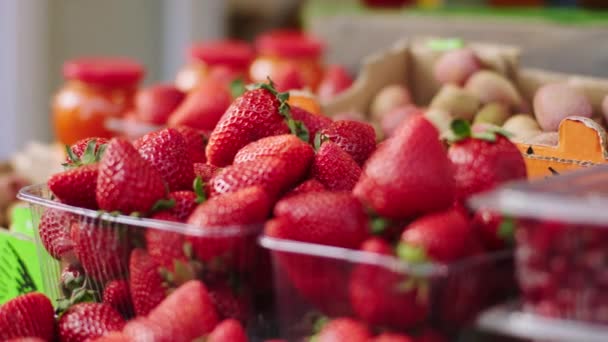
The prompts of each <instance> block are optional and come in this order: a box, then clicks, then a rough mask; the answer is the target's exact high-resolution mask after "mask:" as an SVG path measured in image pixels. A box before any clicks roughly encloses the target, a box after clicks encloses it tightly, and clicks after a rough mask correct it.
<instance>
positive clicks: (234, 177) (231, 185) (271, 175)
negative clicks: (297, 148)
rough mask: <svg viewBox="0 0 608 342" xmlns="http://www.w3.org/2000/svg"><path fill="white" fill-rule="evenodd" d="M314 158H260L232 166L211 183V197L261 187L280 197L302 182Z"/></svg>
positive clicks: (216, 176)
mask: <svg viewBox="0 0 608 342" xmlns="http://www.w3.org/2000/svg"><path fill="white" fill-rule="evenodd" d="M311 159H312V155H310V157H309V158H308V159H307V160H300V161H298V162H294V161H285V160H282V159H280V158H260V159H257V160H252V161H248V162H243V163H241V164H236V165H231V166H228V167H226V168H225V169H223V170H222V172H220V173H218V174H217V175H215V177H213V178H212V179H211V181H209V186H210V188H211V196H212V197H213V196H217V195H219V194H225V193H229V192H234V191H238V190H240V189H243V188H246V187H250V186H260V187H262V188H264V190H265V191H267V192H268V194H269V195H271V196H277V195H279V194H281V193H283V192H285V191H287V190H288V189H289V188H290V187H292V186H293V185H295V184H296V183H297V182H298V181H299V180H301V179H302V178H303V177H304V175H305V174H306V172H307V171H308V167H309V165H310V161H311Z"/></svg>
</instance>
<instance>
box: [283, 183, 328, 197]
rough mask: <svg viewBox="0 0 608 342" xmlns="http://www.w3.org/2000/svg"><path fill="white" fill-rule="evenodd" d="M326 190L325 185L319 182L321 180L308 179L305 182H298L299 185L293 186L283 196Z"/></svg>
mask: <svg viewBox="0 0 608 342" xmlns="http://www.w3.org/2000/svg"><path fill="white" fill-rule="evenodd" d="M326 190H327V189H325V186H324V185H323V184H321V182H319V181H318V180H316V179H309V180H307V181H305V182H302V183H300V185H298V186H296V187H295V188H293V189H292V190H291V191H290V192H288V193H287V194H286V195H285V196H284V197H283V198H286V197H292V196H296V195H299V194H304V193H307V192H324V191H326Z"/></svg>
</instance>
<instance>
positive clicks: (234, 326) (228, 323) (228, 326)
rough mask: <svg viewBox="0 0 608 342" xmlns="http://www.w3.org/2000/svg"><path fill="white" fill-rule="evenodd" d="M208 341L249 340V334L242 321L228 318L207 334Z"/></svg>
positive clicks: (242, 341) (231, 341) (244, 341)
mask: <svg viewBox="0 0 608 342" xmlns="http://www.w3.org/2000/svg"><path fill="white" fill-rule="evenodd" d="M205 341H206V342H247V341H249V339H248V338H247V334H246V333H245V329H243V326H242V325H241V323H239V322H238V321H237V320H234V319H227V320H224V321H222V322H221V323H220V324H218V325H217V326H216V327H215V329H213V331H212V332H211V334H209V336H207V339H206V340H205Z"/></svg>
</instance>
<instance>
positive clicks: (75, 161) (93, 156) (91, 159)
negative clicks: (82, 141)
mask: <svg viewBox="0 0 608 342" xmlns="http://www.w3.org/2000/svg"><path fill="white" fill-rule="evenodd" d="M106 147H107V145H106V144H102V145H100V146H99V147H98V146H97V140H95V139H91V141H89V142H88V143H87V147H86V148H85V150H84V153H83V154H82V156H81V157H80V158H79V157H78V156H77V155H76V154H74V152H73V151H72V148H71V147H70V146H68V145H65V152H66V154H67V155H68V160H69V161H68V162H67V163H63V164H61V165H62V166H63V167H64V168H65V169H74V168H77V167H80V166H83V165H88V164H94V163H97V162H99V161H100V160H101V158H102V157H103V154H104V153H105V151H106Z"/></svg>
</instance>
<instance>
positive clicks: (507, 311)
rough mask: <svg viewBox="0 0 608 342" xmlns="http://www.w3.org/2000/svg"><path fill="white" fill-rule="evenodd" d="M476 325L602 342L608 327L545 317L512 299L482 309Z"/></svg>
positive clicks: (549, 341) (551, 339)
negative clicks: (526, 310)
mask: <svg viewBox="0 0 608 342" xmlns="http://www.w3.org/2000/svg"><path fill="white" fill-rule="evenodd" d="M477 326H478V327H479V328H480V329H482V330H485V331H492V332H495V333H498V334H500V335H503V336H510V337H515V338H518V339H522V340H526V341H529V340H533V341H543V342H605V341H607V340H608V327H607V326H605V325H598V324H590V323H584V322H580V321H571V320H564V319H555V318H547V317H543V316H539V315H535V314H533V313H529V312H524V311H522V310H521V304H520V303H518V302H511V303H506V304H501V305H498V306H496V307H493V308H490V309H488V310H486V311H484V312H483V313H482V314H481V315H479V318H478V319H477Z"/></svg>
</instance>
